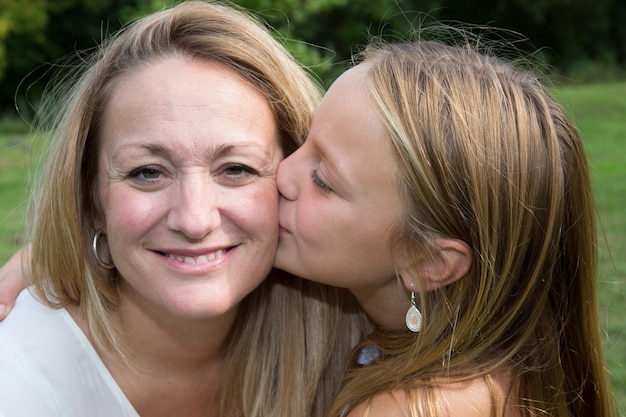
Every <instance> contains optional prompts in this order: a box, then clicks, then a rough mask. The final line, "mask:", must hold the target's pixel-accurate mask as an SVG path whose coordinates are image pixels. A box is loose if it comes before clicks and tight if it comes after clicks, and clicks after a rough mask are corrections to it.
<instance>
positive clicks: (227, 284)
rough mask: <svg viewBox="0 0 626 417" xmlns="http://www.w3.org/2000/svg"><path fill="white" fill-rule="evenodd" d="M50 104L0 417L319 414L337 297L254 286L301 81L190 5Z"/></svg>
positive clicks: (143, 25) (337, 347)
mask: <svg viewBox="0 0 626 417" xmlns="http://www.w3.org/2000/svg"><path fill="white" fill-rule="evenodd" d="M65 97H66V98H67V101H66V102H65V105H64V106H63V107H62V108H61V111H60V112H59V113H58V117H59V120H58V122H57V123H56V129H55V130H54V132H55V137H54V142H53V143H52V145H51V149H50V151H49V152H48V153H46V156H45V158H46V164H45V168H44V170H43V173H42V175H41V183H40V186H39V192H38V193H37V194H35V195H34V197H33V210H32V213H33V217H31V218H32V219H33V224H32V226H33V230H32V234H31V240H30V241H31V242H33V244H32V248H31V255H32V262H31V265H30V269H31V271H32V275H33V285H34V287H33V288H34V292H35V293H36V297H33V296H32V295H31V294H30V293H29V292H23V293H22V294H21V296H20V299H19V300H18V303H17V305H16V308H15V310H14V311H13V313H12V314H11V316H10V317H9V318H8V319H7V320H5V321H4V322H3V323H2V324H1V325H0V335H1V336H0V337H1V338H2V340H3V343H2V344H1V345H2V346H0V350H1V351H2V353H0V356H1V357H2V359H0V361H1V363H0V368H1V370H2V372H0V380H1V381H2V383H0V385H2V387H3V389H2V390H0V391H1V392H0V397H1V398H2V399H1V400H0V410H1V411H0V414H2V415H6V416H9V415H38V416H44V415H63V416H71V415H81V416H82V415H93V416H95V415H103V416H104V415H106V416H109V415H146V416H148V415H152V416H158V415H219V416H229V415H233V416H268V415H278V416H280V415H283V416H294V415H322V412H323V410H324V409H325V408H326V407H327V406H328V402H329V400H330V399H332V396H333V395H334V393H335V388H336V386H337V385H338V381H339V376H340V374H341V372H342V364H343V361H342V359H343V358H342V357H343V354H342V352H346V351H347V349H349V348H350V347H351V345H352V344H353V343H352V339H354V338H355V337H358V334H357V333H355V334H354V335H352V334H350V332H346V331H345V330H346V327H345V323H346V322H347V321H349V320H350V318H347V316H346V315H343V316H339V310H338V305H339V297H338V293H337V292H335V291H330V290H328V289H326V288H324V287H322V286H318V285H315V284H305V283H303V282H302V281H300V280H296V279H294V278H287V279H286V278H285V276H284V275H280V274H278V273H276V272H272V273H270V270H271V268H272V263H273V260H274V254H275V251H276V244H277V234H278V217H277V203H278V194H277V191H276V187H275V183H274V177H275V173H276V169H277V166H278V162H279V161H280V160H281V159H282V157H283V155H286V154H289V153H290V152H292V151H293V150H294V149H295V148H296V147H297V146H298V145H299V144H300V143H301V140H302V138H303V137H304V135H305V133H306V131H307V129H308V125H309V120H310V113H311V111H312V109H313V108H314V106H315V105H316V102H317V99H318V90H317V88H316V87H315V85H314V84H312V83H311V81H310V79H309V78H308V76H307V74H306V73H305V72H304V71H303V70H302V69H301V67H300V66H299V65H298V64H297V63H296V62H295V61H294V60H293V59H292V58H291V57H290V56H289V54H288V53H287V52H286V51H285V50H284V49H283V48H282V47H281V46H280V45H279V44H278V43H277V42H276V41H275V40H274V39H273V38H272V37H271V35H270V34H269V33H268V32H267V31H266V30H265V29H263V28H262V27H261V25H259V24H258V23H256V22H254V21H253V20H251V19H250V17H249V16H247V15H245V14H244V13H241V12H238V11H236V10H235V9H233V8H231V7H225V6H221V5H219V4H208V3H201V2H188V3H183V4H181V5H179V6H177V7H174V8H172V9H170V10H165V11H163V12H160V13H156V14H154V15H151V16H148V17H146V18H144V19H141V20H140V21H138V22H136V23H135V24H133V25H132V26H130V27H129V28H127V29H126V30H124V31H122V32H120V33H119V34H118V35H117V36H115V37H114V38H112V39H111V40H110V41H108V42H107V43H106V44H105V45H104V47H103V48H102V50H101V51H100V52H99V53H98V54H97V55H96V56H95V57H94V59H93V62H91V63H90V64H89V66H88V68H87V70H86V71H85V72H84V73H83V74H82V75H81V77H80V78H79V79H78V80H77V81H76V82H75V83H74V84H72V88H71V89H70V91H68V93H67V95H66V96H65ZM268 274H270V275H269V277H268V278H267V280H265V278H266V276H267V275H268ZM264 280H265V281H264ZM355 318H356V319H358V314H355ZM355 340H356V339H355ZM38 346H45V349H43V350H42V349H38V348H37V347H38ZM303 375H306V378H303V377H302V376H303Z"/></svg>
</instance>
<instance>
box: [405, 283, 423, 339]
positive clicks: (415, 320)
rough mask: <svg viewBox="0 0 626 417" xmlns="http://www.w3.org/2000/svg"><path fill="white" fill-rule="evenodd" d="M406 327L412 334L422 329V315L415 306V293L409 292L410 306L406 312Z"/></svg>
mask: <svg viewBox="0 0 626 417" xmlns="http://www.w3.org/2000/svg"><path fill="white" fill-rule="evenodd" d="M406 327H408V328H409V330H410V331H412V332H413V333H417V332H419V331H420V330H421V329H422V313H420V311H419V310H418V309H417V307H416V306H415V291H411V306H410V307H409V311H407V312H406Z"/></svg>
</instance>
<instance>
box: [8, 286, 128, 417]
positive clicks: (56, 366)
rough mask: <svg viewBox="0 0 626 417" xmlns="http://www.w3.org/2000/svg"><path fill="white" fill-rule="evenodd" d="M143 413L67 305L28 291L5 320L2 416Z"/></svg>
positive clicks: (110, 416) (96, 416)
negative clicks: (48, 301)
mask: <svg viewBox="0 0 626 417" xmlns="http://www.w3.org/2000/svg"><path fill="white" fill-rule="evenodd" d="M53 416H59V417H60V416H62V417H131V416H132V417H138V416H139V415H138V414H137V412H136V411H135V409H134V408H133V406H132V405H131V404H130V402H129V401H128V399H127V398H126V396H125V395H124V393H123V392H122V390H121V389H120V387H119V386H118V385H117V383H116V382H115V380H114V379H113V377H112V376H111V374H110V373H109V371H108V370H107V368H106V367H105V366H104V363H102V361H101V360H100V357H99V356H98V354H97V353H96V351H95V350H94V348H93V346H92V345H91V343H89V340H87V337H86V336H85V334H84V333H83V332H82V330H81V329H80V328H79V327H78V325H77V324H76V322H75V321H74V320H73V319H72V317H71V316H70V315H69V313H68V312H67V311H66V310H65V309H58V310H56V309H51V308H49V307H46V306H44V305H43V304H41V303H40V302H39V301H37V299H36V298H34V297H33V296H32V295H31V293H30V292H29V291H28V290H24V291H22V292H21V293H20V295H19V297H18V298H17V301H16V304H15V308H14V309H13V310H12V311H11V314H9V316H8V317H7V318H6V319H5V320H4V321H2V322H0V417H53Z"/></svg>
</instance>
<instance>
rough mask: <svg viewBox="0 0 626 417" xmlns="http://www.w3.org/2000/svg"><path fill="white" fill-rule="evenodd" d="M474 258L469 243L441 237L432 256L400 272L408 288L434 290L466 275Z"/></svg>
mask: <svg viewBox="0 0 626 417" xmlns="http://www.w3.org/2000/svg"><path fill="white" fill-rule="evenodd" d="M472 260H473V253H472V248H470V246H469V245H468V244H467V243H465V242H464V241H462V240H460V239H451V238H439V239H437V242H436V251H435V252H434V254H433V255H432V256H430V257H424V258H423V259H422V260H421V261H420V262H419V263H418V264H417V265H416V266H415V267H413V268H410V267H408V266H407V267H402V268H400V270H399V271H398V272H399V273H400V277H401V279H402V282H403V283H404V287H405V288H406V289H407V290H409V291H415V290H418V291H432V290H436V289H437V288H441V287H445V286H446V285H449V284H452V283H453V282H455V281H457V280H459V279H461V278H462V277H463V276H465V275H466V274H467V273H468V272H469V270H470V268H471V267H472ZM414 283H415V285H413V284H414ZM415 287H416V288H415Z"/></svg>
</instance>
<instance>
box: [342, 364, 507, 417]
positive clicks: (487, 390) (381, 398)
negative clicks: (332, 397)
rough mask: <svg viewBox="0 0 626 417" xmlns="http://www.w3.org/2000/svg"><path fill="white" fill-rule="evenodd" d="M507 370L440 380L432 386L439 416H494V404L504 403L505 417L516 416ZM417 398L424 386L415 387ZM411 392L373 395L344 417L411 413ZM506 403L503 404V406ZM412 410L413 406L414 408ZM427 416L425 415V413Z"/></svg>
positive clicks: (499, 407)
mask: <svg viewBox="0 0 626 417" xmlns="http://www.w3.org/2000/svg"><path fill="white" fill-rule="evenodd" d="M508 375H509V374H508V372H498V373H495V374H492V375H489V376H487V377H480V378H475V379H472V380H468V381H464V382H455V383H441V384H439V385H436V386H435V388H434V392H433V393H434V398H435V399H436V402H437V404H435V406H436V408H437V409H439V410H440V411H441V416H442V417H482V416H486V415H493V412H494V407H496V409H497V410H498V413H496V415H501V414H500V410H502V407H505V406H506V411H505V413H504V415H505V416H507V417H518V416H519V413H518V412H517V411H516V410H517V407H516V406H517V401H516V398H509V399H508V400H507V396H508V395H509V393H511V392H513V393H514V392H515V390H514V389H513V390H511V389H510V385H511V380H510V378H509V377H508ZM414 390H416V391H415V392H413V394H415V396H416V397H423V396H422V395H420V394H423V393H421V392H419V391H420V390H424V388H414ZM409 396H411V391H406V390H403V389H398V390H394V391H388V392H383V393H379V394H377V395H375V396H374V397H373V398H372V399H371V400H370V401H367V402H366V403H362V404H359V405H358V406H357V407H355V408H354V409H353V410H352V411H351V412H350V413H348V414H347V415H346V417H365V416H368V417H383V416H384V417H407V416H418V417H421V415H420V414H417V415H416V414H411V412H410V410H411V406H410V404H409V399H408V398H409ZM505 404H506V405H505ZM413 408H414V409H415V407H413ZM424 417H426V415H424Z"/></svg>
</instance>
